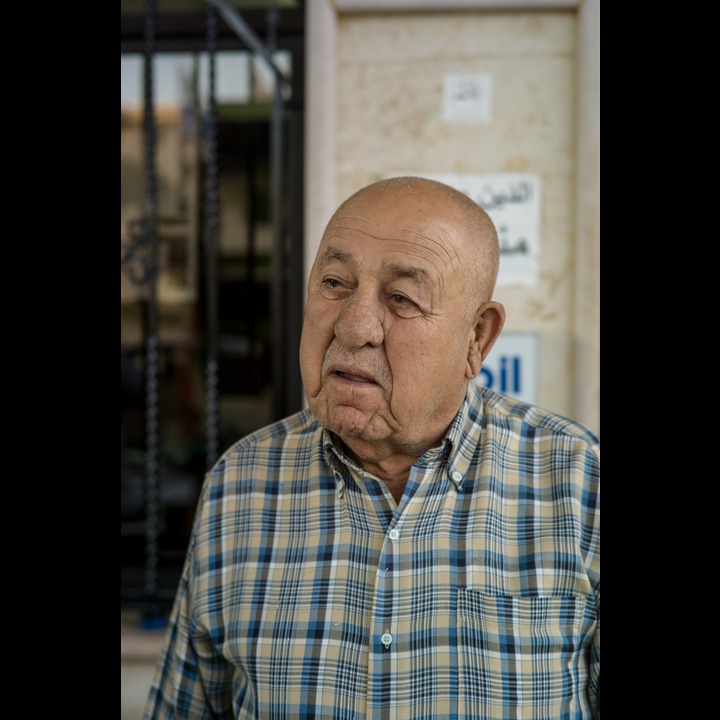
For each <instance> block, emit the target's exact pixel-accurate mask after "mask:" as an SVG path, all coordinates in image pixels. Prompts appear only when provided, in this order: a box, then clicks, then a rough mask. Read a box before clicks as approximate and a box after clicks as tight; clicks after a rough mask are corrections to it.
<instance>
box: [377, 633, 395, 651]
mask: <svg viewBox="0 0 720 720" xmlns="http://www.w3.org/2000/svg"><path fill="white" fill-rule="evenodd" d="M380 641H381V642H382V644H383V645H384V646H385V647H386V648H389V647H390V644H391V643H392V641H393V636H392V635H391V634H390V633H389V632H388V631H387V630H386V631H385V632H384V633H383V634H382V635H381V636H380Z"/></svg>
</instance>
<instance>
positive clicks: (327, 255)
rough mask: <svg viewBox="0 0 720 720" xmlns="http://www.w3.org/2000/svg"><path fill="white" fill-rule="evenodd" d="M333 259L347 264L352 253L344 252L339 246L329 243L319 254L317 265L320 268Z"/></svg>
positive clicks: (350, 259)
mask: <svg viewBox="0 0 720 720" xmlns="http://www.w3.org/2000/svg"><path fill="white" fill-rule="evenodd" d="M333 261H337V262H341V263H345V264H346V265H349V264H350V263H351V262H352V255H351V254H350V253H349V252H345V251H344V250H340V249H339V248H336V247H333V246H332V245H330V246H329V247H328V248H327V249H326V250H325V252H324V253H323V254H322V255H321V257H320V261H319V263H318V265H319V266H320V267H321V268H322V267H325V266H326V265H328V264H329V263H331V262H333Z"/></svg>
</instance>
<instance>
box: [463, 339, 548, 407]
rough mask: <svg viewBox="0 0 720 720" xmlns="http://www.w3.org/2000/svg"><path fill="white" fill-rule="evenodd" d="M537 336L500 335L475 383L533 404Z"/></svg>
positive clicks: (535, 392)
mask: <svg viewBox="0 0 720 720" xmlns="http://www.w3.org/2000/svg"><path fill="white" fill-rule="evenodd" d="M537 341H538V338H537V334H536V333H530V332H516V333H513V332H504V333H502V335H500V337H499V338H498V339H497V341H496V342H495V344H494V345H493V347H492V350H490V353H489V355H488V356H487V358H486V359H485V362H484V363H483V366H482V369H481V370H480V373H479V374H478V376H477V377H476V378H475V382H477V383H479V384H480V385H483V386H486V387H489V388H492V389H493V390H499V391H500V392H504V393H507V394H508V395H512V396H513V397H516V398H518V399H519V400H523V401H524V402H528V403H533V404H535V403H537V377H538V373H537Z"/></svg>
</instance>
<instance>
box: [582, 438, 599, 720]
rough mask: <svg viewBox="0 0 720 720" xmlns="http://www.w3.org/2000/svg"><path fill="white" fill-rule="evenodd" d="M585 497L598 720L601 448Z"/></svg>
mask: <svg viewBox="0 0 720 720" xmlns="http://www.w3.org/2000/svg"><path fill="white" fill-rule="evenodd" d="M584 474H585V482H584V484H583V497H582V503H581V504H582V509H583V516H582V538H581V543H582V550H583V555H584V559H585V567H586V571H587V574H588V577H589V579H590V584H591V586H592V589H593V593H594V600H595V609H596V615H597V623H596V626H595V631H594V633H593V637H592V642H591V644H590V647H589V657H588V684H587V695H588V701H589V703H590V707H591V708H592V712H593V718H594V720H599V719H600V446H599V442H597V443H593V444H592V445H591V447H590V449H589V450H588V452H587V455H586V463H585V471H584Z"/></svg>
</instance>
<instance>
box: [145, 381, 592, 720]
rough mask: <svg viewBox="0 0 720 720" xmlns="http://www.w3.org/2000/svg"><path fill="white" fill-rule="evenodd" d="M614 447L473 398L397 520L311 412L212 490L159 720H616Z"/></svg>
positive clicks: (169, 646)
mask: <svg viewBox="0 0 720 720" xmlns="http://www.w3.org/2000/svg"><path fill="white" fill-rule="evenodd" d="M599 540H600V529H599V442H598V440H597V439H596V438H595V437H594V436H593V435H592V434H591V433H589V432H588V431H587V430H586V429H585V428H583V427H581V426H579V425H578V424H576V423H574V422H571V421H570V420H567V419H565V418H562V417H560V416H558V415H555V414H552V413H549V412H547V411H544V410H540V409H539V408H537V407H532V406H529V405H527V404H524V403H520V402H517V401H516V400H514V399H512V398H509V397H507V396H505V395H501V394H499V393H497V392H494V391H492V390H489V389H487V388H481V387H479V386H478V385H476V384H474V383H471V386H470V390H469V392H468V396H467V399H466V402H465V403H464V406H463V408H462V410H461V411H460V412H459V413H458V415H457V417H456V418H455V420H454V421H453V423H452V426H451V427H450V429H449V431H448V433H447V435H446V438H445V440H444V442H443V444H442V445H441V447H439V448H436V449H434V450H430V451H428V452H427V453H426V454H425V455H424V456H423V457H422V458H420V459H419V460H418V461H417V462H416V463H415V465H414V466H413V467H412V469H411V471H410V477H409V479H408V482H407V486H406V488H405V494H404V496H403V498H402V501H401V502H400V504H399V505H397V506H396V504H395V502H394V500H393V499H392V497H391V495H390V493H389V492H388V490H387V489H386V488H385V487H384V485H383V484H382V483H381V482H380V481H379V480H378V479H377V478H375V477H373V476H372V475H369V474H368V473H366V472H364V471H363V470H361V469H360V468H359V467H358V466H356V465H355V464H354V463H353V462H352V461H351V460H349V459H348V458H347V457H346V456H345V455H344V454H343V453H342V451H341V450H340V449H339V446H338V445H336V444H335V443H334V441H333V437H332V435H331V434H330V433H329V432H328V431H327V430H324V429H323V428H322V427H320V426H319V425H318V423H317V421H316V420H315V419H314V418H313V417H312V415H311V414H310V413H309V411H307V410H304V411H301V412H299V413H297V414H295V415H293V416H291V417H289V418H287V419H285V420H282V421H280V422H277V423H275V424H273V425H270V426H269V427H266V428H263V429H261V430H258V431H257V432H255V433H253V434H251V435H249V436H247V437H245V438H243V439H242V440H240V441H239V442H237V443H236V444H235V445H233V446H232V447H231V448H230V449H229V450H228V451H227V452H225V454H224V455H223V456H222V457H221V458H220V460H219V461H218V463H217V464H216V466H215V467H214V469H213V470H212V472H211V473H209V475H208V477H207V478H206V481H205V484H204V487H203V492H202V496H201V499H200V502H199V505H198V510H197V514H196V518H195V524H194V528H193V533H192V538H191V541H190V545H189V548H188V554H187V560H186V564H185V569H184V572H183V575H182V579H181V581H180V585H179V589H178V594H177V598H176V601H175V604H174V607H173V610H172V613H171V617H170V621H169V626H168V634H167V640H166V644H165V648H164V650H163V654H162V657H161V659H160V662H159V664H158V669H157V672H156V676H155V680H154V682H153V685H152V688H151V690H150V697H149V699H148V704H147V707H146V711H145V715H144V717H145V718H146V719H150V718H193V719H198V718H210V717H213V718H261V719H262V720H274V719H278V720H279V719H281V718H333V719H334V720H352V719H354V720H363V719H370V718H372V719H378V720H379V719H383V720H385V719H387V720H390V719H392V720H399V719H401V718H408V719H411V720H422V719H424V718H427V719H428V720H429V719H432V720H442V719H445V718H446V719H450V718H453V719H456V720H459V719H461V718H487V719H489V720H493V719H500V718H532V719H533V720H539V719H541V718H554V719H559V718H568V719H570V718H573V719H575V718H591V717H599V712H598V704H599V702H598V697H599V684H600V682H599V681H600V622H599V607H600V580H599V561H600V545H599Z"/></svg>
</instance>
